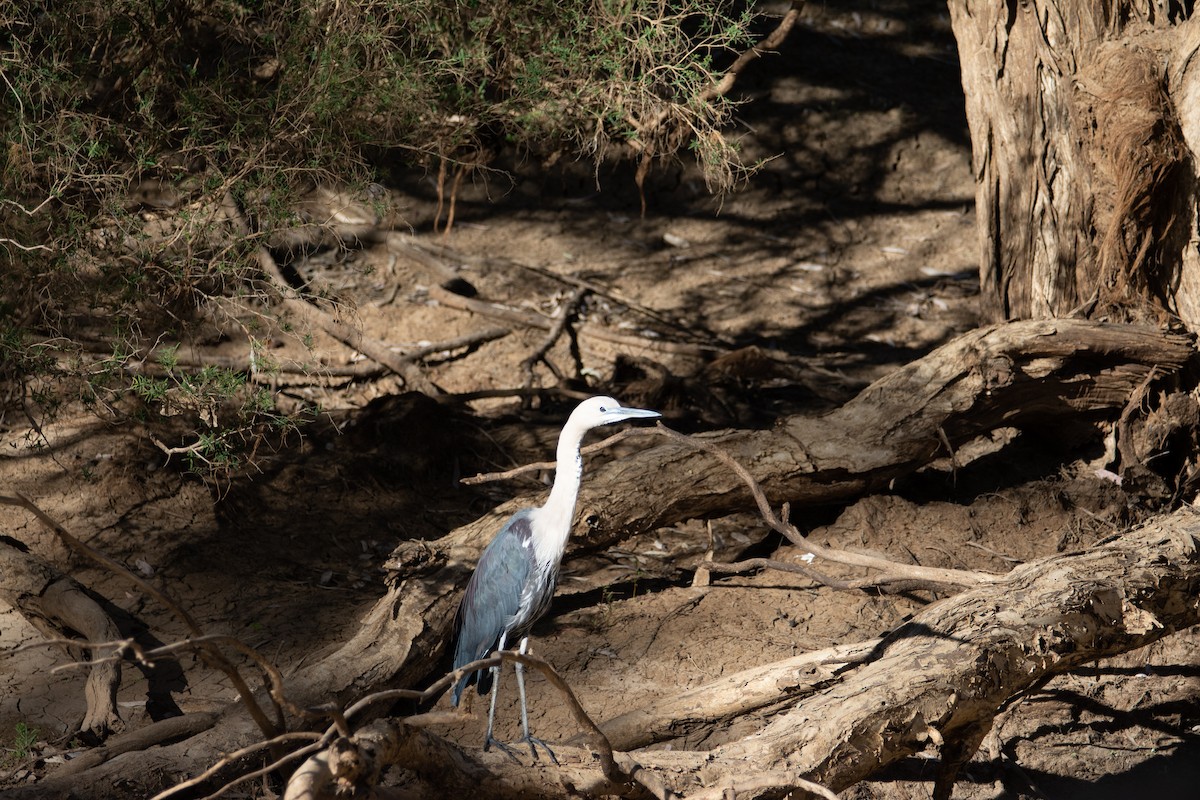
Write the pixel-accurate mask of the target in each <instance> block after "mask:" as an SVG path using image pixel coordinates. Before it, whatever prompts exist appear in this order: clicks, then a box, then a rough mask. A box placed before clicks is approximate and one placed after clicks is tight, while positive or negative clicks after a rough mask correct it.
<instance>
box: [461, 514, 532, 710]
mask: <svg viewBox="0 0 1200 800" xmlns="http://www.w3.org/2000/svg"><path fill="white" fill-rule="evenodd" d="M532 535H533V532H532V529H531V527H530V521H529V515H528V512H527V511H519V512H517V513H516V514H514V515H513V516H512V518H510V519H509V521H508V522H507V523H505V525H504V527H503V528H501V529H500V532H499V533H498V534H496V538H495V539H492V542H491V544H489V545H488V546H487V548H486V549H485V550H484V551H483V555H482V556H480V557H479V563H478V565H476V567H475V574H473V575H472V576H471V580H470V581H469V582H468V583H467V590H466V592H464V593H463V598H462V603H461V604H460V605H459V607H458V619H457V620H456V627H457V629H458V644H457V645H456V646H455V649H454V668H455V669H458V668H459V667H461V666H462V665H464V664H469V663H470V662H472V661H477V660H479V659H481V658H484V657H485V656H487V654H488V653H489V652H491V651H492V650H493V649H495V647H496V645H497V644H498V643H499V641H500V634H501V633H503V632H504V629H505V627H506V626H508V625H509V624H510V623H511V621H512V619H513V616H514V615H515V614H516V613H517V609H518V608H519V607H520V603H521V594H522V592H523V591H524V589H525V584H526V582H527V581H528V580H529V577H530V574H531V572H532V569H533V548H532V546H531V544H532V541H531V537H532ZM476 681H478V683H479V693H480V694H484V693H485V692H487V691H488V689H490V688H491V672H489V671H485V672H483V673H482V674H480V673H479V672H474V673H471V674H469V675H466V676H464V677H463V678H462V679H461V680H460V681H459V682H458V684H457V685H456V686H455V687H454V695H453V702H454V704H455V705H458V700H459V697H460V696H461V695H462V690H463V689H464V688H465V687H466V686H467V685H469V684H471V683H475V682H476Z"/></svg>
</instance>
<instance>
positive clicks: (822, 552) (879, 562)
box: [655, 422, 1001, 588]
mask: <svg viewBox="0 0 1200 800" xmlns="http://www.w3.org/2000/svg"><path fill="white" fill-rule="evenodd" d="M655 430H656V431H657V432H658V433H660V434H662V435H663V436H666V437H667V438H669V439H671V440H673V441H676V442H685V443H687V444H688V445H689V446H691V447H695V448H697V449H699V450H703V451H705V452H707V453H709V454H711V455H713V456H714V457H716V458H717V460H719V461H720V462H721V463H723V464H725V465H726V466H727V467H729V468H730V469H731V470H733V472H734V473H735V474H736V475H737V476H738V477H739V478H741V479H742V481H743V482H745V484H746V488H748V489H749V490H750V494H751V495H752V496H753V497H754V502H755V504H756V505H757V506H758V511H759V513H760V514H762V517H763V519H764V520H766V522H767V524H768V525H770V526H771V528H772V529H773V530H775V531H777V532H778V533H781V534H783V535H784V536H785V537H787V539H788V540H789V541H790V542H791V543H792V544H794V545H796V546H797V547H802V548H804V549H805V550H807V551H808V552H810V553H812V554H813V555H814V556H816V557H818V558H823V559H825V560H826V561H832V562H834V563H836V564H847V565H849V566H854V567H866V568H867V569H878V570H884V576H883V577H882V578H876V579H875V582H877V583H895V582H897V581H915V582H917V583H921V584H928V585H931V586H938V585H947V584H948V585H951V586H978V585H980V584H985V583H995V582H996V581H998V580H1000V578H1001V576H999V575H991V574H988V573H986V572H973V571H970V570H961V569H944V568H941V567H922V566H919V565H913V564H901V563H899V562H897V561H892V560H890V559H886V558H880V557H878V556H870V555H867V554H865V553H854V552H851V551H849V550H838V549H835V548H832V547H825V546H824V545H820V544H817V543H815V542H813V541H811V540H810V539H809V538H808V537H807V536H805V535H804V534H802V533H800V531H799V529H797V528H796V526H795V525H792V524H790V523H787V522H784V518H785V517H787V516H788V504H787V503H784V506H783V516H782V517H780V516H779V515H777V514H776V513H775V511H774V510H773V509H772V508H771V505H770V503H769V502H768V501H767V497H766V495H765V494H764V493H763V490H762V487H761V486H759V485H758V481H756V480H755V479H754V476H752V475H751V474H750V472H749V470H747V469H746V468H745V467H743V466H742V465H741V464H740V463H738V461H737V460H736V459H734V458H733V456H731V455H730V454H729V453H727V452H726V451H725V450H723V449H722V448H720V447H718V446H717V445H715V444H713V443H712V442H709V441H705V440H703V439H698V438H695V437H691V436H684V435H683V434H681V433H677V432H675V431H673V430H671V429H670V428H667V427H665V426H663V424H662V423H661V422H660V423H659V424H658V427H657V428H656V429H655ZM793 566H795V565H793ZM799 569H802V568H799V567H798V571H799ZM808 574H809V575H810V576H811V577H813V578H814V579H816V580H820V581H821V582H822V583H826V584H827V585H829V586H833V587H834V588H861V586H870V585H874V583H873V582H870V581H868V582H866V583H863V584H861V586H860V587H854V586H852V585H851V584H849V583H846V582H841V581H836V580H834V579H832V578H827V577H825V576H824V575H822V574H821V573H820V572H818V571H816V570H808Z"/></svg>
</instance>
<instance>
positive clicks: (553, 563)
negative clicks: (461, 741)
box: [451, 397, 662, 762]
mask: <svg viewBox="0 0 1200 800" xmlns="http://www.w3.org/2000/svg"><path fill="white" fill-rule="evenodd" d="M660 416H662V415H661V414H659V413H658V412H657V411H647V410H645V409H641V408H628V407H625V406H622V405H621V404H620V403H618V402H617V401H616V400H614V399H613V398H611V397H591V398H589V399H587V400H584V401H583V402H582V403H580V404H579V405H578V406H577V407H576V408H575V410H574V411H572V412H571V416H569V417H568V418H567V422H566V424H565V425H563V429H562V433H561V434H559V437H558V450H557V460H558V465H557V468H556V469H555V473H554V485H553V486H552V487H551V489H550V496H549V497H548V498H547V499H546V503H545V505H542V506H540V507H538V508H525V509H521V510H520V511H518V512H517V513H515V514H513V515H512V517H510V518H509V520H508V521H507V522H506V523H504V526H503V527H502V528H500V532H499V533H497V534H496V537H495V538H494V539H492V541H491V543H490V544H489V545H488V546H487V548H486V549H485V550H484V551H483V555H481V556H480V557H479V563H478V564H477V565H476V567H475V572H474V573H473V574H472V575H471V580H470V581H469V582H468V583H467V589H466V592H465V593H464V594H463V597H462V602H461V603H460V604H459V607H458V616H457V618H456V620H455V623H456V625H455V627H456V628H457V631H458V644H457V646H456V647H455V650H454V668H455V669H458V668H459V667H462V666H463V665H464V664H469V663H470V662H472V661H478V660H479V659H482V658H486V657H487V656H488V655H489V654H490V653H494V652H496V651H498V650H504V649H505V647H506V646H507V645H508V644H509V642H512V641H517V640H520V646H519V652H520V653H521V654H522V655H524V654H525V652H526V651H527V649H528V647H529V629H530V628H532V627H533V624H534V623H535V622H536V621H537V620H538V619H539V618H540V617H541V616H542V615H543V614H545V613H546V611H547V609H548V608H549V607H550V600H551V598H552V597H553V596H554V589H555V587H556V586H557V585H558V571H559V567H560V565H561V564H562V557H563V551H565V550H566V548H567V539H568V537H569V536H570V535H571V523H572V521H573V519H574V517H575V500H576V498H577V497H578V496H579V484H580V480H581V479H582V477H583V456H582V455H581V454H580V452H579V446H580V444H581V443H582V441H583V437H584V435H585V434H586V433H587V432H588V431H590V430H591V429H592V428H597V427H599V426H601V425H611V424H613V423H615V422H621V421H623V420H628V419H652V418H654V417H660ZM516 673H517V691H518V692H519V693H520V697H521V732H522V737H521V739H520V740H519V741H518V744H520V743H525V744H528V745H529V751H530V752H531V753H532V754H533V757H534V759H537V757H538V754H537V747H536V745H541V746H542V747H543V748H544V749H545V750H546V754H547V755H548V756H550V759H551V760H553V761H556V762H557V759H555V757H554V752H553V751H552V750H551V749H550V747H549V746H548V745H547V744H546V743H545V742H543V741H542V740H541V739H535V738H534V737H533V736H531V735H530V734H529V709H528V707H527V706H526V704H525V670H524V667H523V666H522V664H521V663H520V662H517V664H516ZM472 683H474V684H476V685H477V690H478V692H479V694H480V695H483V694H485V693H486V692H487V691H488V690H489V689H490V690H491V700H490V703H489V706H488V722H487V736H486V738H484V741H483V749H484V750H487V749H488V748H489V747H490V746H491V745H493V744H495V745H496V746H497V747H499V748H500V749H502V750H504V751H505V752H506V753H508V754H509V755H513V752H512V750H511V748H510V747H509V746H508V745H506V744H504V743H503V742H500V741H498V740H496V739H495V738H494V737H493V736H492V731H493V726H494V725H495V722H496V695H497V692H498V690H499V688H500V666H495V667H491V668H490V669H488V670H486V671H484V670H478V671H475V672H470V673H467V674H466V675H464V676H463V677H462V678H460V679H459V681H458V682H457V683H456V684H455V686H454V691H453V694H452V696H451V704H452V705H454V706H457V705H458V703H459V700H460V698H461V697H462V692H463V689H465V688H466V687H467V686H469V685H471V684H472Z"/></svg>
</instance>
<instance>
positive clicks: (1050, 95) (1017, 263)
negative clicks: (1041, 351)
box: [950, 0, 1200, 330]
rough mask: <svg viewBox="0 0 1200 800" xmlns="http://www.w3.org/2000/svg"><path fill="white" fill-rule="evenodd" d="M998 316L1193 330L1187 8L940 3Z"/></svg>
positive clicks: (1191, 22) (1193, 144) (1193, 109)
mask: <svg viewBox="0 0 1200 800" xmlns="http://www.w3.org/2000/svg"><path fill="white" fill-rule="evenodd" d="M950 14H951V21H952V24H953V27H954V35H955V38H956V39H957V40H958V48H959V59H960V61H961V65H962V81H963V89H964V91H965V93H966V98H967V121H968V123H969V125H970V129H971V145H972V152H973V162H974V168H975V177H976V183H977V185H976V213H977V214H978V217H979V244H980V273H981V283H982V304H983V312H984V314H985V317H986V318H990V319H992V320H995V321H999V320H1006V319H1027V318H1038V317H1053V316H1062V315H1066V314H1068V313H1069V312H1071V311H1072V310H1073V309H1076V308H1079V307H1083V308H1085V309H1086V310H1088V311H1089V312H1092V313H1094V314H1096V315H1101V314H1105V313H1108V312H1110V311H1112V310H1114V309H1116V308H1118V307H1120V306H1123V305H1125V306H1132V307H1133V308H1135V309H1141V310H1143V312H1144V311H1147V310H1148V311H1150V312H1151V315H1154V314H1155V313H1157V314H1158V315H1160V316H1161V315H1162V314H1164V313H1167V314H1175V315H1178V316H1179V317H1180V318H1181V319H1182V320H1183V322H1184V323H1185V324H1186V325H1187V326H1188V327H1189V328H1190V329H1192V330H1196V329H1197V326H1198V325H1200V253H1198V251H1197V247H1196V245H1197V234H1196V230H1197V227H1196V222H1197V215H1196V193H1197V186H1198V184H1197V178H1196V169H1195V160H1194V159H1195V156H1194V154H1195V153H1197V152H1200V151H1198V150H1197V148H1198V147H1200V116H1198V114H1197V111H1200V75H1198V73H1197V66H1198V63H1200V62H1198V60H1197V59H1196V53H1197V52H1198V50H1200V23H1198V22H1197V21H1196V20H1195V19H1194V18H1191V17H1190V14H1191V10H1190V5H1183V6H1181V5H1180V4H1177V3H1147V2H1132V1H1131V0H1119V1H1118V2H1115V3H1093V2H1086V1H1085V0H1030V2H1022V3H1017V2H1015V1H1014V0H1008V2H1004V3H993V2H983V1H982V0H951V2H950Z"/></svg>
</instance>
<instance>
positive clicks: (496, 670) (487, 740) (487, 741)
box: [483, 633, 517, 761]
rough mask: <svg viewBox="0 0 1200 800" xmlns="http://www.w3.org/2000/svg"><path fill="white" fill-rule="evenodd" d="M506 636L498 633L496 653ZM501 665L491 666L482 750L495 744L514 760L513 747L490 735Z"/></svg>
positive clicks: (493, 724)
mask: <svg viewBox="0 0 1200 800" xmlns="http://www.w3.org/2000/svg"><path fill="white" fill-rule="evenodd" d="M507 638H508V634H507V633H502V634H500V644H499V645H497V647H496V650H495V651H494V652H497V653H498V652H500V651H501V650H503V649H504V645H505V642H506V640H507ZM502 666H503V664H497V665H496V666H494V667H492V668H491V669H492V699H491V702H490V703H489V704H488V726H487V736H485V737H484V739H483V751H484V752H485V753H486V752H487V750H488V748H489V747H491V746H492V745H496V747H498V748H499V749H501V750H503V751H504V752H505V753H506V754H507V755H508V757H509V758H511V759H512V760H513V761H516V760H517V754H516V753H514V752H513V749H512V748H511V747H509V746H508V745H506V744H505V743H504V742H502V741H500V740H499V739H496V738H494V737H493V736H492V729H493V727H494V726H495V724H496V697H497V696H498V695H499V694H500V667H502Z"/></svg>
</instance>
